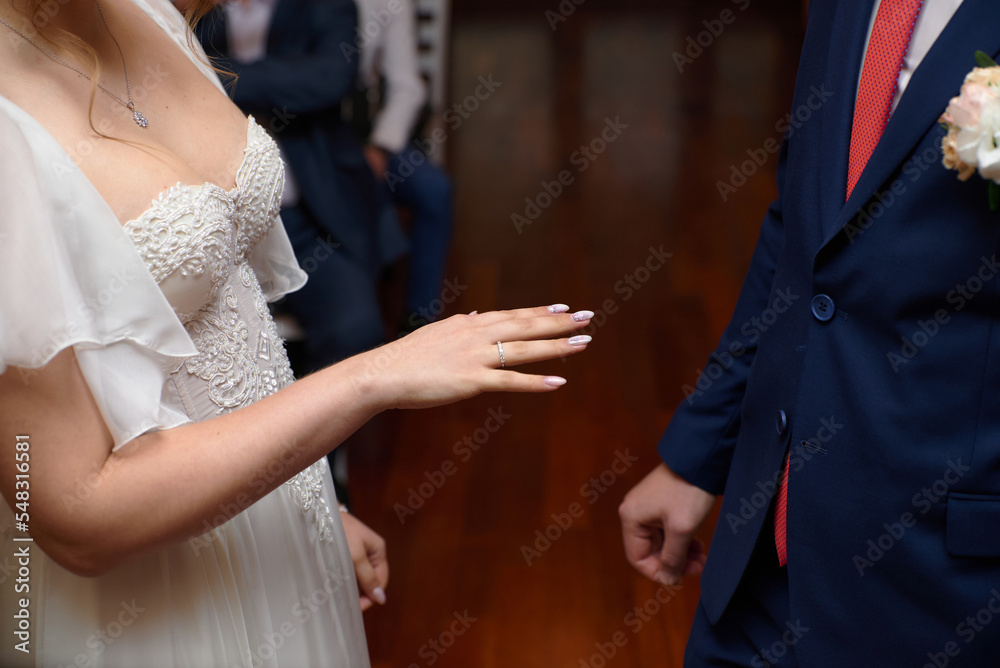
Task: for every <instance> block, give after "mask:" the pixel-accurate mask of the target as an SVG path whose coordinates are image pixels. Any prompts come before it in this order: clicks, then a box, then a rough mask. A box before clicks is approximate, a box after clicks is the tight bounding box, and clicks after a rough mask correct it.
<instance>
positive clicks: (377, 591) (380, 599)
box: [372, 587, 386, 605]
mask: <svg viewBox="0 0 1000 668" xmlns="http://www.w3.org/2000/svg"><path fill="white" fill-rule="evenodd" d="M372 598H373V599H375V602H376V603H378V604H379V605H385V601H386V598H385V590H384V589H382V588H381V587H375V588H374V589H372Z"/></svg>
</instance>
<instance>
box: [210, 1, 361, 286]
mask: <svg viewBox="0 0 1000 668" xmlns="http://www.w3.org/2000/svg"><path fill="white" fill-rule="evenodd" d="M356 25H357V8H356V6H355V3H354V1H353V0H278V2H277V4H276V6H275V9H274V15H273V18H272V21H271V26H270V29H269V31H268V35H267V55H266V56H265V57H264V58H263V59H261V60H259V61H257V62H254V63H249V64H242V63H239V62H237V61H235V60H232V59H231V58H229V57H228V56H229V43H228V38H227V35H226V16H225V12H223V11H222V9H221V8H217V9H215V10H213V11H212V12H211V13H209V14H208V15H207V16H206V17H205V19H204V20H203V21H202V22H201V23H200V24H199V27H198V38H199V39H200V40H201V43H202V45H203V46H204V47H205V51H206V52H207V53H208V54H209V55H210V56H212V57H213V58H215V59H216V61H217V63H218V64H219V65H220V66H221V67H222V68H224V69H228V70H230V71H232V72H235V73H236V74H237V75H238V78H237V80H236V82H235V84H232V85H231V86H230V89H231V93H232V96H233V101H234V102H235V103H236V104H237V105H238V106H239V107H240V108H241V109H243V110H244V111H247V112H249V113H253V114H254V115H255V116H257V117H258V118H260V119H263V122H264V124H265V127H266V129H267V130H269V131H270V132H271V134H272V135H274V137H275V139H277V141H278V143H279V144H280V145H281V150H282V152H283V154H284V156H285V159H286V160H287V161H288V166H289V168H290V169H291V171H292V173H293V174H294V175H295V179H296V181H297V182H298V185H299V197H300V200H301V201H302V203H303V204H305V212H306V213H307V215H308V216H309V217H310V219H312V220H313V221H314V222H315V223H316V224H317V226H318V228H319V230H322V231H325V232H327V233H329V234H331V235H332V236H333V237H334V239H335V240H336V241H337V242H339V243H340V244H341V246H342V250H343V251H345V252H347V253H349V254H351V255H352V256H354V257H355V258H356V259H357V260H359V261H361V262H363V263H365V264H366V266H370V267H372V269H373V270H374V269H375V268H377V265H378V249H377V247H376V236H375V235H376V217H377V215H378V210H379V207H380V206H381V203H380V202H379V200H378V196H377V194H376V183H375V181H374V177H373V175H372V173H371V170H370V169H369V167H368V164H367V162H366V161H365V159H364V154H363V152H362V150H361V146H360V144H359V143H358V141H357V139H356V138H355V137H354V136H353V133H352V132H351V129H350V127H349V126H348V124H346V123H345V122H343V120H342V119H341V116H340V101H341V100H342V99H343V98H344V97H345V96H346V95H348V94H350V93H352V92H353V91H354V88H355V82H356V79H357V70H358V53H357V51H356V50H354V51H350V50H349V51H348V54H347V55H345V52H344V45H348V46H350V47H354V46H355V35H354V29H355V26H356ZM318 233H319V232H318Z"/></svg>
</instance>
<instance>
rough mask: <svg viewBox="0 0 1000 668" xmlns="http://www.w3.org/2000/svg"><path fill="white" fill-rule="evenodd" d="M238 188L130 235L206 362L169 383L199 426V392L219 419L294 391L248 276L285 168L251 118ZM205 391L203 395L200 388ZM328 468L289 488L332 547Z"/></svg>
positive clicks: (173, 197) (193, 197)
mask: <svg viewBox="0 0 1000 668" xmlns="http://www.w3.org/2000/svg"><path fill="white" fill-rule="evenodd" d="M247 122H248V127H247V146H246V149H245V150H244V154H243V160H242V162H241V164H240V167H239V169H238V171H237V176H236V185H235V187H234V188H233V189H232V190H225V189H224V188H222V187H221V186H218V185H216V184H213V183H205V184H203V185H196V186H191V185H182V184H177V185H176V186H174V187H173V188H171V189H169V190H167V191H166V192H164V193H163V194H162V195H160V197H159V198H158V199H157V200H156V201H155V202H154V203H153V205H152V206H151V207H150V208H149V209H148V210H146V211H145V212H144V213H143V214H142V215H141V216H139V217H138V218H136V219H134V220H131V221H129V222H128V223H126V224H125V225H124V229H125V231H126V233H127V234H128V236H129V238H130V239H131V240H132V243H133V244H134V245H135V247H136V250H137V251H138V252H139V255H140V256H141V257H142V259H143V261H144V262H145V263H146V266H147V268H148V269H149V272H150V274H152V276H153V277H154V279H155V280H156V281H157V283H159V284H160V286H161V288H162V289H163V291H164V294H165V295H166V296H167V299H168V301H170V303H171V306H173V307H174V310H175V312H176V313H177V315H178V317H179V318H180V320H181V322H182V323H183V324H184V328H185V329H186V330H187V331H188V334H190V335H191V340H192V341H193V342H194V344H195V347H196V348H197V349H198V351H199V354H198V355H197V356H195V357H192V358H190V359H188V360H186V361H185V362H184V365H183V367H182V369H180V370H178V371H177V372H175V374H174V377H173V378H172V380H173V382H174V384H175V386H176V387H177V388H178V391H179V394H180V395H181V399H182V400H183V401H184V405H185V408H187V410H188V412H189V414H191V415H192V418H195V419H200V418H201V417H202V416H198V417H196V414H198V413H200V412H202V409H200V408H198V407H196V406H195V404H196V403H197V402H196V401H195V400H194V399H193V397H194V396H195V395H197V394H199V393H201V392H200V391H207V396H208V398H209V399H210V400H211V402H212V404H213V405H214V407H215V414H216V415H221V414H224V413H228V412H229V411H232V410H234V409H237V408H243V407H246V406H249V405H250V404H252V403H254V402H257V401H259V400H261V399H263V398H264V397H266V396H268V395H270V394H273V393H274V392H277V391H278V390H280V389H281V388H283V387H285V386H287V385H289V384H291V383H292V382H293V381H294V380H295V378H294V376H293V375H292V370H291V367H290V366H289V363H288V356H287V355H286V354H285V347H284V344H283V342H282V341H281V339H280V337H279V336H278V332H277V329H276V327H275V325H274V322H273V320H272V319H271V316H270V313H269V311H268V308H267V300H266V299H265V297H264V293H263V291H262V290H261V288H260V284H259V283H258V281H257V277H256V276H255V275H254V272H253V270H252V269H251V267H250V253H251V251H252V250H253V248H254V246H255V245H256V244H257V243H258V242H260V240H261V239H263V238H264V237H265V236H266V235H267V233H268V231H269V230H270V229H271V228H272V227H273V226H274V224H275V222H276V221H277V218H278V210H279V207H280V203H281V192H282V189H283V187H284V167H283V165H282V164H281V158H280V156H279V153H278V150H277V146H276V145H275V143H274V140H273V139H271V138H270V137H269V136H268V134H267V133H266V132H265V131H264V130H263V129H262V128H261V127H260V126H259V125H258V124H257V123H256V122H255V121H254V120H253V117H252V116H251V117H249V118H248V121H247ZM199 381H200V383H201V384H203V386H204V387H203V388H199V387H197V385H198V384H199ZM326 471H327V464H326V459H325V458H324V459H321V460H320V461H318V462H316V463H315V464H313V465H312V466H310V467H309V468H307V469H306V470H305V471H303V472H301V473H299V474H298V475H296V476H295V477H293V478H292V479H291V480H289V481H288V482H287V483H286V489H287V492H288V493H289V494H290V495H291V496H292V498H293V499H294V500H295V501H296V503H298V505H299V507H300V508H301V509H302V512H303V514H304V515H305V516H306V517H307V518H308V520H309V521H310V522H312V524H313V526H312V527H311V530H310V534H311V535H312V536H313V537H315V538H318V539H319V540H323V541H330V540H332V535H333V534H332V526H333V514H332V511H331V509H330V504H329V503H328V502H327V501H326V499H324V498H323V496H322V493H321V492H322V487H323V476H324V475H326Z"/></svg>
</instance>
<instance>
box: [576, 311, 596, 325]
mask: <svg viewBox="0 0 1000 668" xmlns="http://www.w3.org/2000/svg"><path fill="white" fill-rule="evenodd" d="M593 317H594V312H593V311H577V312H576V313H574V314H573V320H576V321H577V322H583V321H584V320H590V319H591V318H593Z"/></svg>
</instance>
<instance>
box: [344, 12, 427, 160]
mask: <svg viewBox="0 0 1000 668" xmlns="http://www.w3.org/2000/svg"><path fill="white" fill-rule="evenodd" d="M355 1H356V3H357V6H358V32H359V37H360V40H359V41H361V62H360V64H359V77H360V79H361V83H362V84H364V85H365V86H366V87H368V89H369V91H376V90H378V83H379V76H381V77H382V78H384V79H385V96H384V98H383V99H382V100H380V103H379V104H378V105H377V109H378V111H377V112H376V114H375V117H374V119H373V120H372V132H371V136H370V137H369V138H368V143H370V144H374V145H375V146H378V147H379V148H382V149H385V150H386V151H389V152H390V153H399V152H400V151H402V150H403V149H404V148H406V144H407V142H408V141H409V139H410V133H412V132H413V126H414V124H415V123H416V122H417V117H418V116H419V115H420V109H421V107H422V106H423V104H424V99H425V98H426V91H425V90H424V82H423V80H422V79H421V78H420V72H419V69H418V67H417V33H416V10H415V8H414V6H413V2H412V1H411V0H355Z"/></svg>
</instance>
